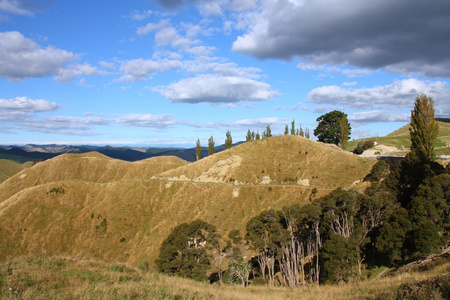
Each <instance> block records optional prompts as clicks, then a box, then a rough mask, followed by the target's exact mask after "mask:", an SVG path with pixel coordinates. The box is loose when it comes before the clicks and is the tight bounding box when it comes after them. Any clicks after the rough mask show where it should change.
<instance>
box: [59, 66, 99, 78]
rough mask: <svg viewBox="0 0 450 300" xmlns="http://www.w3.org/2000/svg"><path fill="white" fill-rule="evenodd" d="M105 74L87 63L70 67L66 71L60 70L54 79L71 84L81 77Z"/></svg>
mask: <svg viewBox="0 0 450 300" xmlns="http://www.w3.org/2000/svg"><path fill="white" fill-rule="evenodd" d="M96 74H104V72H102V71H100V70H98V69H97V68H96V67H93V66H91V65H89V64H87V63H85V64H78V65H72V66H69V67H68V68H66V69H60V70H59V71H58V73H57V74H56V75H55V77H54V79H55V80H56V81H58V82H70V81H72V80H73V78H74V77H76V76H80V75H96Z"/></svg>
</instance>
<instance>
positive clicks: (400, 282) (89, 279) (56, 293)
mask: <svg viewBox="0 0 450 300" xmlns="http://www.w3.org/2000/svg"><path fill="white" fill-rule="evenodd" d="M142 269H144V268H142ZM142 269H138V268H132V267H129V266H127V265H123V264H110V263H104V262H101V261H94V260H88V259H82V258H75V257H65V256H54V257H50V256H42V255H30V256H26V257H16V258H11V259H9V260H6V261H2V262H0V298H1V299H258V300H261V299H396V298H397V299H408V298H409V299H411V298H414V299H448V297H449V293H450V283H449V282H450V275H449V271H450V260H449V258H448V256H447V257H446V258H444V257H443V258H440V259H439V260H438V261H435V262H433V263H431V264H430V265H427V266H426V267H423V268H422V269H421V270H420V269H415V270H413V271H410V272H408V273H401V274H398V275H391V276H388V277H384V278H380V279H376V280H361V281H354V282H350V283H342V284H339V285H321V286H315V285H314V286H304V287H300V288H296V289H294V290H289V289H287V288H279V287H275V288H268V287H266V286H249V287H246V288H244V287H241V286H228V285H224V286H219V285H215V284H213V285H211V284H209V283H199V282H195V281H191V280H188V279H182V278H176V277H169V276H165V275H162V274H158V273H155V272H146V271H145V270H142Z"/></svg>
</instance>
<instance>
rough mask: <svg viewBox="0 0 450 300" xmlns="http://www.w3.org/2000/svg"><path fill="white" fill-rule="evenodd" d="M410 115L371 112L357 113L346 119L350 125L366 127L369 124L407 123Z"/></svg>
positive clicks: (382, 111)
mask: <svg viewBox="0 0 450 300" xmlns="http://www.w3.org/2000/svg"><path fill="white" fill-rule="evenodd" d="M410 118H411V114H409V113H392V112H391V111H386V110H373V111H363V112H357V113H354V114H352V115H350V116H349V117H348V120H349V121H350V123H352V124H354V123H355V124H357V125H358V126H359V125H366V124H371V123H380V122H383V123H387V122H409V121H410Z"/></svg>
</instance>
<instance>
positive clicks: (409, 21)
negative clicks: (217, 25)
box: [232, 0, 450, 77]
mask: <svg viewBox="0 0 450 300" xmlns="http://www.w3.org/2000/svg"><path fill="white" fill-rule="evenodd" d="M449 13H450V2H449V1H432V2H429V1H422V0H397V1H391V0H380V1H359V0H343V1H331V2H330V1H328V0H314V1H286V0H271V1H264V2H262V6H261V9H260V10H259V11H258V12H257V14H255V13H254V12H251V15H249V17H248V18H247V21H249V22H250V24H251V25H250V26H249V27H248V29H247V30H246V32H245V33H244V34H242V35H241V36H239V37H238V38H237V39H236V40H235V42H234V43H233V46H232V49H233V50H234V51H238V52H241V53H245V54H249V55H252V56H255V57H258V58H260V59H268V58H275V59H283V60H290V59H292V58H295V57H301V58H303V59H304V60H306V61H309V62H312V63H316V64H334V65H352V66H356V67H360V68H367V69H379V68H386V69H387V70H389V71H392V72H401V73H421V74H423V75H426V76H430V77H450V58H449V56H448V51H447V50H448V49H450V39H449V38H448V36H450V26H449V18H448V16H449Z"/></svg>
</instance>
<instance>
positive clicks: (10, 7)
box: [0, 0, 33, 16]
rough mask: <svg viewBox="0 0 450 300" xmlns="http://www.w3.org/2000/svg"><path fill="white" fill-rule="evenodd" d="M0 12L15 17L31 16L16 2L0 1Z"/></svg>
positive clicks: (15, 0)
mask: <svg viewBox="0 0 450 300" xmlns="http://www.w3.org/2000/svg"><path fill="white" fill-rule="evenodd" d="M2 11H3V12H6V13H11V14H15V15H28V16H31V15H33V12H32V11H30V10H28V9H25V8H23V7H22V5H21V1H18V0H0V12H2Z"/></svg>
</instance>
